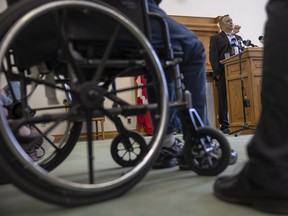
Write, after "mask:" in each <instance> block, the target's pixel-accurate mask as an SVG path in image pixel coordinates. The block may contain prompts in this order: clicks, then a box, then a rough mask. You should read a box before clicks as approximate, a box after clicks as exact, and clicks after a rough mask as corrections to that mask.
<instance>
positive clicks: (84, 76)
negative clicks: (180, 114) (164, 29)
mask: <svg viewBox="0 0 288 216" xmlns="http://www.w3.org/2000/svg"><path fill="white" fill-rule="evenodd" d="M0 23H1V29H0V40H1V41H0V42H1V44H0V66H1V68H0V73H1V74H0V77H1V78H4V80H6V81H7V82H9V81H12V80H16V81H17V82H19V83H20V86H21V104H20V105H21V106H20V107H21V109H19V110H20V112H21V115H20V116H18V117H17V118H10V117H9V116H8V115H6V113H5V108H4V107H2V106H0V143H1V145H0V166H1V170H3V172H4V173H5V175H7V177H9V179H10V180H11V182H12V183H13V184H15V186H17V187H18V188H20V189H21V190H23V191H24V192H26V193H28V194H30V195H32V196H34V197H36V198H39V199H41V200H43V201H47V202H50V203H54V204H58V205H65V206H76V205H85V204H89V203H95V202H100V201H104V200H107V199H111V198H114V197H117V196H120V195H122V194H123V193H125V192H127V191H128V190H129V189H131V188H132V187H133V186H135V185H136V184H137V183H138V182H139V181H140V180H141V179H142V178H143V177H144V176H145V175H146V173H147V172H148V171H149V169H150V167H151V166H152V164H153V162H154V160H155V158H156V156H157V153H158V151H159V149H160V147H161V143H162V140H163V134H165V131H166V125H167V118H168V100H167V89H166V82H165V76H164V73H163V70H162V67H161V64H160V61H159V60H158V58H157V56H156V54H155V52H154V50H153V49H152V47H151V45H150V43H149V42H148V40H147V39H146V37H145V36H144V35H143V33H142V32H141V31H140V30H139V29H138V28H137V27H136V26H135V25H134V24H133V23H132V22H131V21H129V19H128V18H127V17H126V16H124V15H122V14H121V13H120V12H118V11H116V10H115V9H112V8H111V7H108V6H107V5H104V4H103V3H102V2H100V1H99V2H98V1H96V0H95V1H88V0H87V1H86V0H83V1H78V0H68V1H67V0H55V1H50V0H27V1H20V2H19V3H17V4H15V5H13V6H12V7H11V8H8V10H6V11H5V12H4V13H3V14H1V17H0ZM90 31H91V32H90ZM103 35H104V36H103ZM100 36H103V37H100ZM11 50H13V58H14V59H13V61H15V65H13V68H12V69H11V70H10V68H9V67H7V55H9V52H10V51H11ZM39 65H45V67H46V68H47V69H48V70H47V71H46V72H42V73H40V76H35V72H34V70H33V68H34V67H35V66H39ZM44 71H45V70H44ZM135 74H137V75H139V74H141V75H142V76H144V77H145V79H146V80H147V83H146V84H145V86H140V87H139V86H136V85H135V83H134V76H135ZM1 81H2V80H1ZM1 86H2V82H1ZM31 86H37V88H36V89H35V90H34V88H33V87H31ZM67 86H68V87H67ZM145 88H146V89H147V90H149V92H151V95H153V98H149V97H148V100H147V104H142V105H139V104H137V101H135V95H134V94H135V92H136V91H137V90H140V89H145ZM51 95H52V96H53V98H52V99H54V100H55V99H57V100H56V102H55V101H54V102H51V101H50V100H51ZM64 99H65V100H68V102H69V103H68V105H63V104H62V103H61V101H62V100H64ZM49 101H50V102H49ZM57 101H58V102H59V103H57ZM29 109H30V110H32V111H33V113H35V114H34V115H30V114H29V113H30V112H28V111H27V110H29ZM23 110H24V111H23ZM146 113H150V114H151V115H152V118H153V119H154V120H155V121H153V123H154V125H153V126H154V134H153V137H151V139H149V141H148V142H147V146H149V149H147V151H146V152H147V153H146V152H145V151H141V154H140V155H141V156H140V157H137V163H133V164H132V163H131V165H132V166H129V167H122V166H119V164H116V163H115V161H113V158H112V157H111V155H110V154H111V152H110V148H109V147H108V146H107V144H106V145H101V143H100V142H99V141H97V140H94V139H93V127H92V119H93V118H94V117H97V116H105V119H107V121H110V123H111V125H112V127H114V129H115V131H118V132H119V135H118V137H123V134H124V136H125V134H127V133H128V134H133V135H131V136H130V135H129V137H130V138H131V137H132V138H133V139H134V140H136V141H137V142H138V144H141V145H142V142H143V140H142V139H141V138H140V135H136V134H134V133H133V131H134V130H135V128H133V127H132V128H130V126H129V125H128V126H125V125H123V124H120V123H119V122H120V121H121V122H127V118H135V119H136V118H137V116H138V115H145V114H146ZM82 123H83V125H85V126H86V127H83V128H82V127H81V125H82ZM27 125H29V126H31V127H34V128H35V130H36V131H38V134H37V135H36V136H33V137H30V138H29V139H27V138H26V140H25V138H23V139H24V140H25V143H28V144H29V145H30V144H31V145H32V144H33V145H34V144H36V143H37V142H38V141H39V139H40V138H44V139H46V138H47V139H50V136H54V137H55V140H54V141H53V142H51V143H50V145H51V147H50V149H51V150H52V153H51V154H48V155H51V157H46V158H45V157H44V158H43V159H40V160H39V162H38V161H37V162H35V161H33V160H32V159H31V157H29V155H27V152H26V151H25V149H24V147H23V139H19V135H18V133H19V130H20V128H21V127H23V126H27ZM80 133H81V134H80ZM63 134H64V135H63ZM80 138H81V139H80ZM117 139H120V138H117ZM21 140H22V141H21ZM59 140H60V141H59ZM55 143H56V144H57V143H60V145H61V146H62V147H61V148H58V146H57V145H56V144H55ZM76 143H77V145H75V144H76ZM143 143H144V142H143ZM55 146H56V147H55ZM141 148H142V149H144V148H143V146H142V147H141ZM48 151H49V149H48ZM144 152H145V153H146V154H144ZM48 153H49V152H48ZM48 155H47V156H48Z"/></svg>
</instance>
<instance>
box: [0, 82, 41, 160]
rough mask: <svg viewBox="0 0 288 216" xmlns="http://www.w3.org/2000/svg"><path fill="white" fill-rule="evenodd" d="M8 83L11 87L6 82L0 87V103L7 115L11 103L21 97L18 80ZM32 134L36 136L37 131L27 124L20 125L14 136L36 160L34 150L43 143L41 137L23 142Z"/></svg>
mask: <svg viewBox="0 0 288 216" xmlns="http://www.w3.org/2000/svg"><path fill="white" fill-rule="evenodd" d="M10 84H11V88H10V85H8V84H6V85H5V86H4V87H3V88H0V104H1V105H2V106H3V108H4V112H5V114H6V115H7V116H8V117H9V115H10V114H9V113H10V109H11V107H12V106H13V104H14V103H15V102H17V101H20V99H21V94H20V84H19V82H17V81H12V82H11V83H10ZM12 91H13V92H12ZM13 94H14V96H15V98H14V96H13ZM33 136H37V132H36V131H34V130H33V129H32V128H30V127H29V126H27V125H24V126H21V127H20V128H19V130H18V133H17V134H16V138H17V139H18V140H19V142H20V143H21V146H22V148H23V149H24V150H25V152H26V153H27V154H28V155H29V156H30V157H31V159H32V160H33V161H37V160H38V156H37V151H36V150H37V148H40V147H41V145H42V144H43V141H44V140H43V138H41V139H38V140H37V142H33V141H32V142H28V143H25V141H23V140H25V139H26V140H30V139H32V138H33ZM29 138H30V139H29Z"/></svg>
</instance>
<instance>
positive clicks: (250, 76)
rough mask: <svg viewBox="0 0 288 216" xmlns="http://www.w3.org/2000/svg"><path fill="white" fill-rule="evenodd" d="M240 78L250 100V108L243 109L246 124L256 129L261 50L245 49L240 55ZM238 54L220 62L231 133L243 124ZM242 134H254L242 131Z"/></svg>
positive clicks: (259, 107)
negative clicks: (224, 80) (223, 72)
mask: <svg viewBox="0 0 288 216" xmlns="http://www.w3.org/2000/svg"><path fill="white" fill-rule="evenodd" d="M241 55H242V56H241V59H242V61H241V67H242V77H243V81H244V87H245V93H246V96H247V98H248V99H249V100H250V107H246V108H245V112H246V122H247V124H248V126H249V127H251V128H256V124H257V122H258V119H259V116H260V112H261V98H260V92H261V80H262V69H263V66H262V57H263V48H258V47H257V48H245V49H244V51H243V52H242V53H241ZM239 60H240V57H239V54H238V55H234V56H232V57H230V58H227V59H225V60H223V61H221V63H222V64H224V66H225V75H226V88H227V100H228V113H229V121H230V127H231V132H233V131H235V130H238V129H241V128H242V127H243V124H244V115H243V100H242V87H241V79H240V65H239ZM243 133H244V134H251V133H254V131H253V130H244V132H243Z"/></svg>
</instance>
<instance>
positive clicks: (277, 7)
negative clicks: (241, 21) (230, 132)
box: [214, 0, 288, 214]
mask: <svg viewBox="0 0 288 216" xmlns="http://www.w3.org/2000/svg"><path fill="white" fill-rule="evenodd" d="M267 13H268V21H267V24H266V29H265V46H264V60H263V61H264V62H263V64H264V65H263V66H264V69H263V81H262V93H261V99H262V113H261V117H260V121H259V124H258V127H257V129H256V133H255V136H254V138H253V139H252V140H251V142H250V143H249V145H248V155H249V158H250V159H249V161H248V162H247V164H246V166H245V167H244V169H243V170H242V171H241V172H240V173H239V174H238V175H236V176H227V177H220V178H219V179H218V180H217V181H216V182H215V185H214V191H215V195H216V196H217V197H219V198H221V199H223V200H225V201H229V202H236V203H241V204H247V205H251V206H252V207H254V208H257V209H259V210H263V211H268V212H273V213H286V214H287V213H288V172H287V170H288V139H287V128H288V101H287V100H286V98H285V94H283V93H284V92H286V91H288V73H287V71H288V62H287V54H286V53H285V52H286V50H287V49H288V43H286V40H287V38H288V32H287V28H288V23H287V19H288V1H286V0H270V2H269V3H268V5H267ZM283 97H284V98H283Z"/></svg>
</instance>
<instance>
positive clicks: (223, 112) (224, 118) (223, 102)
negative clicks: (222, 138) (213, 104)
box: [216, 74, 230, 133]
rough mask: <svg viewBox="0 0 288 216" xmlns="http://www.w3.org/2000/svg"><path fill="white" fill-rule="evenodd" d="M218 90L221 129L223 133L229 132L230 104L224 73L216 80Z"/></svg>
mask: <svg viewBox="0 0 288 216" xmlns="http://www.w3.org/2000/svg"><path fill="white" fill-rule="evenodd" d="M216 86H217V92H218V120H219V124H220V130H221V131H223V133H229V132H230V130H229V121H228V115H227V114H228V106H227V91H226V79H225V75H224V74H222V75H221V76H220V77H219V79H218V80H217V81H216Z"/></svg>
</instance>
